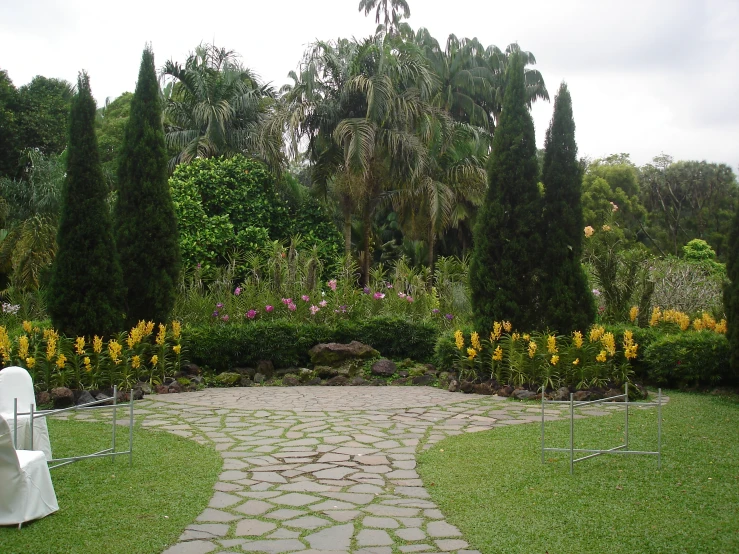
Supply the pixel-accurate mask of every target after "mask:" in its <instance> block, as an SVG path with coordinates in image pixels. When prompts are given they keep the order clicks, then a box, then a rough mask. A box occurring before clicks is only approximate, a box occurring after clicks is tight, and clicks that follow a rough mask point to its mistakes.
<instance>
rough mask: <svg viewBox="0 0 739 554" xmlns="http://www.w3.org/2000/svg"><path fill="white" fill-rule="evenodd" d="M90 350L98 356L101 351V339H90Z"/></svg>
mask: <svg viewBox="0 0 739 554" xmlns="http://www.w3.org/2000/svg"><path fill="white" fill-rule="evenodd" d="M92 349H93V350H94V351H95V354H100V352H102V351H103V339H102V338H100V337H98V336H97V335H95V336H94V337H93V339H92Z"/></svg>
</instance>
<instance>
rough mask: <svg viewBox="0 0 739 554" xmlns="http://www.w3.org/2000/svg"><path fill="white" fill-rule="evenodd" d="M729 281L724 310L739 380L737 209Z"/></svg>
mask: <svg viewBox="0 0 739 554" xmlns="http://www.w3.org/2000/svg"><path fill="white" fill-rule="evenodd" d="M726 276H727V277H728V281H727V282H726V284H725V285H724V310H725V311H726V323H727V326H728V328H727V331H726V336H727V338H728V339H729V349H730V351H731V360H730V363H731V369H732V372H733V374H734V379H733V380H734V382H738V381H739V210H736V211H735V214H734V220H733V223H732V227H731V231H730V232H729V256H728V260H727V263H726Z"/></svg>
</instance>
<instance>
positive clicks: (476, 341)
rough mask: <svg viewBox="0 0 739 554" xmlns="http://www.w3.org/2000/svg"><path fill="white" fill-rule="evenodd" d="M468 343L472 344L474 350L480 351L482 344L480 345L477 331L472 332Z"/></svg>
mask: <svg viewBox="0 0 739 554" xmlns="http://www.w3.org/2000/svg"><path fill="white" fill-rule="evenodd" d="M470 342H471V343H472V347H473V348H474V349H475V350H477V351H480V350H482V344H480V335H478V334H477V331H474V332H473V333H472V335H471V336H470Z"/></svg>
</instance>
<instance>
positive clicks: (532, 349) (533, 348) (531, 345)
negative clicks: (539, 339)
mask: <svg viewBox="0 0 739 554" xmlns="http://www.w3.org/2000/svg"><path fill="white" fill-rule="evenodd" d="M535 354H536V343H535V342H534V341H529V358H533V357H534V355H535Z"/></svg>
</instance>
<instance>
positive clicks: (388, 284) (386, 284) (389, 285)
mask: <svg viewBox="0 0 739 554" xmlns="http://www.w3.org/2000/svg"><path fill="white" fill-rule="evenodd" d="M385 286H386V287H387V288H389V289H391V288H393V284H392V283H385Z"/></svg>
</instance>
